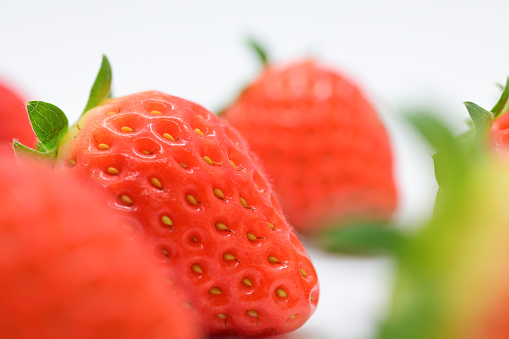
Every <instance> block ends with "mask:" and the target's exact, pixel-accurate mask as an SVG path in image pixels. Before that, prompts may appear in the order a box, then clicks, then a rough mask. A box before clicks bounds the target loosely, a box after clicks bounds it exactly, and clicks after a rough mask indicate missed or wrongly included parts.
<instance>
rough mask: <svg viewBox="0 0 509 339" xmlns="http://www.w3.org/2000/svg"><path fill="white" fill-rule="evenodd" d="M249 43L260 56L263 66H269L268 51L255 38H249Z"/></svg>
mask: <svg viewBox="0 0 509 339" xmlns="http://www.w3.org/2000/svg"><path fill="white" fill-rule="evenodd" d="M248 45H249V46H251V48H252V49H253V51H254V52H255V53H256V54H257V55H258V58H259V59H260V62H261V63H262V65H263V67H267V65H268V58H267V52H266V51H265V49H264V48H263V47H262V45H261V44H260V43H259V42H258V41H257V40H255V39H254V38H251V39H249V40H248Z"/></svg>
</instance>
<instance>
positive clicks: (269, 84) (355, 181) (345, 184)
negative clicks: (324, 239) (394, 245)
mask: <svg viewBox="0 0 509 339" xmlns="http://www.w3.org/2000/svg"><path fill="white" fill-rule="evenodd" d="M254 47H255V49H256V50H257V51H258V52H259V54H260V56H261V59H262V61H263V62H265V69H264V71H263V72H262V74H261V75H260V76H259V77H258V79H256V80H255V81H254V82H253V83H252V84H250V85H249V86H248V87H247V88H246V89H245V90H244V91H243V92H242V93H241V94H240V96H239V97H238V98H237V100H236V101H235V102H234V103H233V104H232V105H231V106H229V107H228V108H227V109H226V110H224V111H223V112H222V113H221V115H222V117H224V118H225V119H226V120H228V122H229V123H230V124H231V125H232V126H233V127H235V128H236V129H238V130H239V131H240V132H241V134H242V135H243V136H244V138H246V139H247V141H248V143H249V146H250V148H251V149H252V150H253V151H254V152H255V153H256V154H257V155H258V157H259V158H260V160H261V162H262V165H263V166H264V167H265V169H266V171H267V173H268V175H269V177H270V178H271V179H272V180H273V183H274V189H275V191H276V192H277V193H278V195H279V197H280V200H281V204H282V207H283V211H284V212H285V214H286V215H287V217H288V219H289V221H290V223H291V224H292V225H293V226H294V227H295V228H296V229H297V230H299V231H301V232H305V233H313V232H316V231H317V230H319V229H324V228H328V227H330V226H332V225H334V226H338V225H343V224H349V223H356V222H360V221H385V220H388V219H390V218H391V215H392V213H393V212H394V210H395V208H396V200H397V194H396V188H395V183H394V178H393V162H392V151H391V146H390V143H389V138H388V135H387V132H386V129H385V127H384V125H383V123H382V122H381V120H380V118H379V116H378V114H377V112H376V110H375V109H374V107H373V105H372V104H371V103H370V102H369V101H368V99H367V98H366V96H365V95H364V93H362V91H361V90H360V88H359V87H358V86H357V85H356V84H355V83H354V82H352V81H351V80H349V79H348V78H346V77H345V76H343V75H342V74H340V73H338V72H336V71H335V70H332V69H330V68H328V67H325V66H322V65H321V64H319V63H318V62H316V61H314V60H304V61H301V62H296V63H292V64H287V65H283V66H275V65H271V64H267V63H266V60H267V57H266V54H265V53H264V52H263V51H262V49H261V48H260V47H259V46H258V45H257V44H254Z"/></svg>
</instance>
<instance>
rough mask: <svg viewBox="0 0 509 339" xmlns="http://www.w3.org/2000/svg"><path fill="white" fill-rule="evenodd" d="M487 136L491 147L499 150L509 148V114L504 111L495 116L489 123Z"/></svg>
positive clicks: (503, 150) (504, 151) (505, 151)
mask: <svg viewBox="0 0 509 339" xmlns="http://www.w3.org/2000/svg"><path fill="white" fill-rule="evenodd" d="M489 138H490V141H491V144H492V145H493V147H494V148H495V149H496V150H497V151H499V152H501V153H507V151H508V150H509V147H508V146H509V114H507V112H506V113H504V114H501V115H500V116H498V117H496V118H495V119H494V120H493V123H492V125H491V129H490V133H489Z"/></svg>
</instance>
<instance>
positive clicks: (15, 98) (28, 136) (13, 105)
mask: <svg viewBox="0 0 509 339" xmlns="http://www.w3.org/2000/svg"><path fill="white" fill-rule="evenodd" d="M0 121H1V122H2V123H1V124H0V152H2V153H9V154H14V153H13V151H12V140H13V139H14V138H16V139H18V140H19V141H20V142H21V143H23V144H25V145H29V146H30V147H32V146H34V145H35V140H36V138H35V133H34V131H33V130H32V127H31V126H30V121H29V120H28V117H27V114H26V111H25V103H24V101H23V99H21V97H20V95H18V94H17V93H16V92H15V91H14V90H13V89H12V88H11V87H10V86H8V85H7V84H6V83H5V81H2V82H0Z"/></svg>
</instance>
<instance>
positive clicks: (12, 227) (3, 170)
mask: <svg viewBox="0 0 509 339" xmlns="http://www.w3.org/2000/svg"><path fill="white" fill-rule="evenodd" d="M0 203H1V205H2V208H0V314H1V317H0V336H1V337H2V338H47V339H58V338H98V339H106V338H125V339H128V338H132V339H138V338H152V339H156V338H175V339H193V338H198V335H199V334H198V329H197V328H195V327H194V326H193V325H192V322H191V314H190V312H189V313H185V312H183V311H182V309H181V307H180V304H179V302H178V300H179V298H178V297H176V296H175V295H172V294H171V293H168V287H167V285H166V284H165V283H164V281H163V280H162V279H161V274H160V270H159V268H158V267H157V265H156V264H155V263H153V262H151V253H149V252H148V251H147V249H146V248H145V247H144V246H142V244H140V243H138V242H136V241H133V240H132V239H131V236H130V234H129V232H126V230H125V229H124V228H122V227H120V225H119V224H120V223H121V221H119V220H117V219H116V217H115V216H114V215H113V214H112V213H111V211H110V210H109V209H107V208H106V207H105V206H103V204H101V203H100V201H99V199H98V197H97V195H95V194H90V193H89V192H87V191H85V190H84V188H83V187H82V186H81V185H79V184H78V183H77V182H76V181H73V180H69V178H63V177H61V176H59V175H56V174H55V173H53V172H52V171H51V170H50V169H49V168H48V167H46V166H40V164H35V163H29V164H26V163H23V166H19V165H18V163H17V162H16V160H15V159H14V157H13V156H10V155H8V154H0Z"/></svg>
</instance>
